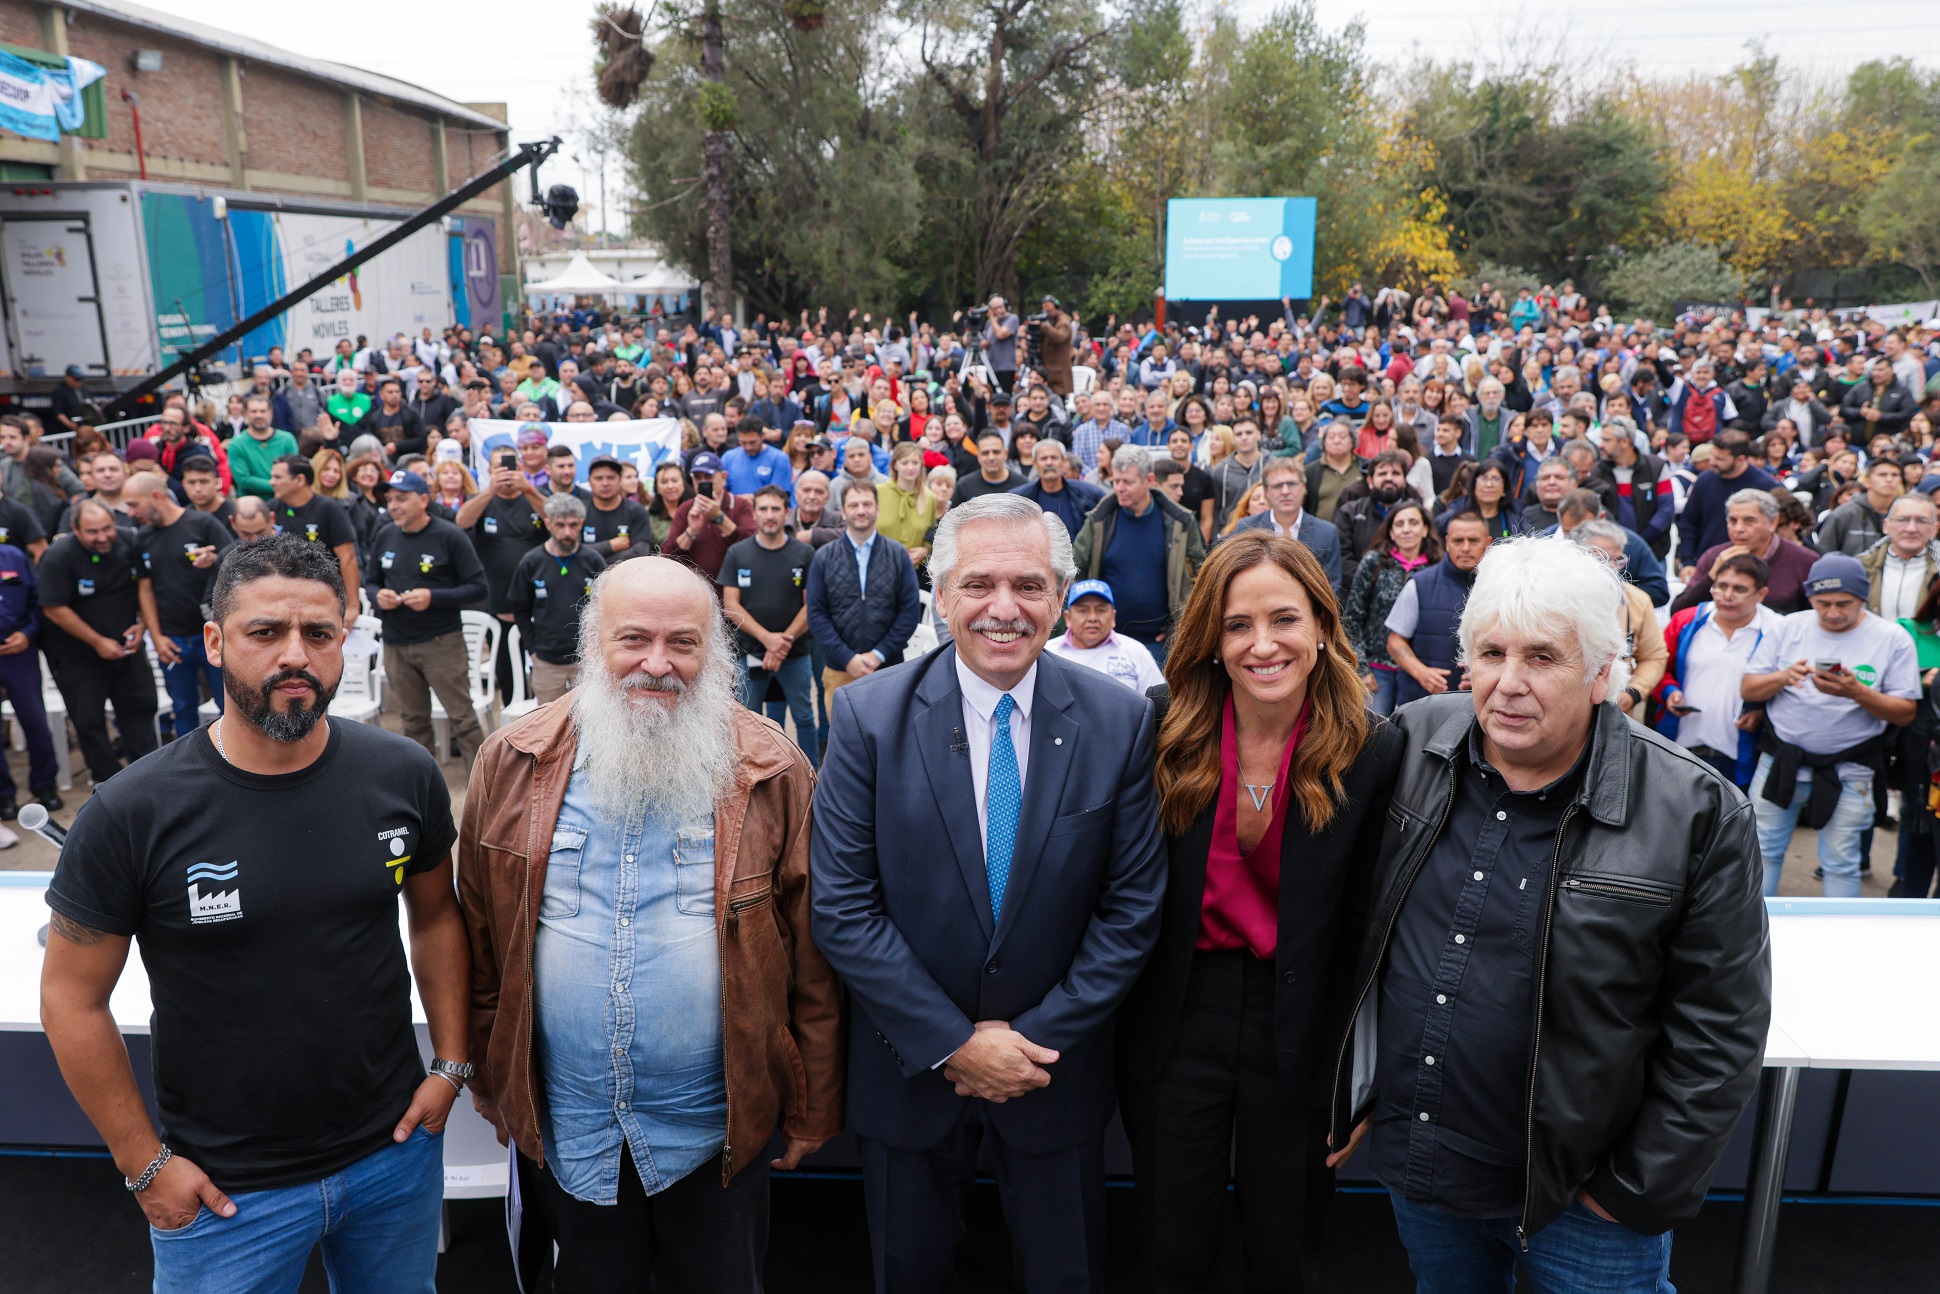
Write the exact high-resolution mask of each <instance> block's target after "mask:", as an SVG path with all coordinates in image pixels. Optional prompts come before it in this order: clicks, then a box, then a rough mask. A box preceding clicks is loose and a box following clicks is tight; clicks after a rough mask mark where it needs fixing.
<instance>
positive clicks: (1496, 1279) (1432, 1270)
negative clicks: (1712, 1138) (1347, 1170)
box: [1388, 1194, 1677, 1294]
mask: <svg viewBox="0 0 1940 1294" xmlns="http://www.w3.org/2000/svg"><path fill="white" fill-rule="evenodd" d="M1388 1199H1389V1201H1390V1202H1391V1203H1392V1204H1393V1205H1394V1225H1395V1229H1396V1230H1397V1231H1399V1232H1400V1233H1401V1243H1402V1244H1404V1245H1406V1246H1407V1249H1408V1266H1409V1267H1410V1268H1411V1269H1412V1270H1413V1271H1414V1274H1415V1290H1416V1294H1514V1290H1515V1288H1516V1260H1517V1258H1521V1260H1522V1267H1523V1271H1524V1272H1526V1273H1527V1274H1528V1276H1529V1284H1530V1286H1531V1288H1533V1289H1534V1290H1535V1294H1592V1292H1594V1294H1677V1288H1676V1286H1674V1285H1672V1284H1671V1278H1670V1273H1671V1237H1670V1233H1669V1232H1665V1233H1664V1234H1663V1235H1661V1236H1646V1235H1640V1234H1638V1233H1637V1232H1635V1231H1632V1230H1631V1229H1630V1228H1629V1227H1626V1226H1624V1225H1623V1224H1622V1223H1618V1222H1605V1221H1604V1220H1603V1219H1602V1218H1600V1217H1598V1216H1597V1215H1596V1214H1594V1213H1592V1212H1590V1210H1589V1209H1587V1208H1585V1207H1584V1206H1583V1204H1582V1202H1581V1201H1578V1200H1572V1201H1570V1206H1569V1207H1568V1208H1567V1209H1565V1210H1563V1213H1562V1216H1561V1217H1558V1218H1557V1219H1556V1220H1555V1221H1554V1222H1552V1223H1550V1224H1549V1225H1548V1226H1546V1227H1544V1228H1543V1229H1542V1230H1541V1231H1538V1232H1537V1233H1536V1234H1535V1235H1533V1236H1531V1237H1529V1252H1528V1253H1522V1252H1521V1248H1522V1246H1521V1245H1520V1243H1519V1242H1518V1241H1517V1240H1516V1223H1517V1221H1518V1220H1517V1219H1515V1218H1490V1219H1486V1220H1485V1219H1478V1218H1458V1217H1456V1216H1454V1215H1453V1214H1450V1213H1438V1212H1436V1211H1435V1210H1434V1209H1425V1208H1422V1207H1420V1206H1419V1205H1414V1204H1410V1203H1408V1202H1407V1201H1406V1200H1404V1199H1402V1198H1401V1197H1400V1196H1398V1195H1393V1194H1390V1195H1389V1196H1388Z"/></svg>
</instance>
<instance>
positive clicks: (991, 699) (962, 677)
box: [956, 640, 1910, 858]
mask: <svg viewBox="0 0 1940 1294" xmlns="http://www.w3.org/2000/svg"><path fill="white" fill-rule="evenodd" d="M1909 641H1910V640H1909ZM956 670H957V686H958V687H959V688H961V689H962V691H963V732H964V736H965V737H967V738H968V739H969V746H970V779H971V784H972V786H973V788H974V794H975V796H976V800H977V837H978V839H980V840H982V841H983V844H984V857H986V858H988V857H989V856H990V798H989V795H988V791H989V784H990V744H991V742H992V741H994V740H995V739H996V736H997V722H996V719H997V702H998V701H999V700H1000V699H1001V698H1002V697H1003V695H1004V694H1003V693H1002V692H1000V691H998V690H997V689H996V688H994V687H992V686H991V685H990V684H988V683H986V682H984V681H983V680H982V679H981V678H978V677H977V675H976V673H975V672H974V671H973V670H972V669H971V668H970V667H969V666H968V665H965V664H964V663H963V657H962V656H958V657H957V659H956ZM1036 693H1037V662H1035V661H1033V662H1031V668H1030V670H1029V671H1028V672H1026V673H1025V675H1024V677H1023V680H1022V681H1021V682H1019V683H1018V685H1017V686H1016V687H1014V688H1012V689H1011V690H1010V698H1011V700H1012V701H1014V702H1016V705H1015V706H1014V707H1013V708H1012V710H1011V712H1010V744H1011V746H1012V748H1013V749H1015V750H1016V751H1017V787H1018V790H1019V791H1022V790H1023V788H1025V787H1027V786H1029V785H1030V780H1029V779H1030V760H1031V702H1032V700H1033V698H1034V697H1035V695H1036Z"/></svg>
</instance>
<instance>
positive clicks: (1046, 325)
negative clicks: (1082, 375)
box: [1031, 295, 1077, 399]
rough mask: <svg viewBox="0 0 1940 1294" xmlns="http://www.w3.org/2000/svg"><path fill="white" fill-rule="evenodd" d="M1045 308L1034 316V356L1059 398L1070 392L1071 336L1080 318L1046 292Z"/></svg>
mask: <svg viewBox="0 0 1940 1294" xmlns="http://www.w3.org/2000/svg"><path fill="white" fill-rule="evenodd" d="M1042 305H1043V307H1044V308H1043V312H1042V313H1040V314H1034V315H1032V316H1031V324H1032V328H1031V358H1032V359H1033V360H1035V361H1036V362H1037V367H1038V371H1039V372H1041V373H1043V375H1044V381H1045V384H1046V385H1048V386H1049V387H1050V388H1051V390H1052V391H1053V392H1054V393H1055V394H1056V395H1057V396H1058V397H1059V398H1060V399H1064V398H1067V397H1069V396H1070V394H1071V352H1072V345H1071V339H1072V336H1073V334H1074V333H1075V332H1076V331H1077V318H1076V316H1074V315H1068V314H1066V313H1064V307H1063V306H1061V305H1059V304H1058V299H1057V298H1056V297H1054V296H1048V295H1047V296H1046V297H1045V298H1044V300H1043V302H1042Z"/></svg>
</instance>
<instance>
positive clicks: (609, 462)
mask: <svg viewBox="0 0 1940 1294" xmlns="http://www.w3.org/2000/svg"><path fill="white" fill-rule="evenodd" d="M625 466H626V464H625V463H622V462H621V461H620V460H619V459H617V458H615V457H613V455H611V454H595V455H593V461H592V462H590V463H588V464H586V473H587V475H589V476H590V475H592V472H593V469H594V468H596V467H610V468H612V469H613V470H614V471H616V472H617V471H619V470H620V469H621V468H623V467H625Z"/></svg>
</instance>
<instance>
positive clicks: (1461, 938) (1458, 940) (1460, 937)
mask: <svg viewBox="0 0 1940 1294" xmlns="http://www.w3.org/2000/svg"><path fill="white" fill-rule="evenodd" d="M620 924H622V925H625V924H626V923H625V922H621V923H620ZM1455 942H1456V943H1458V944H1465V943H1467V942H1468V936H1467V935H1456V936H1455Z"/></svg>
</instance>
